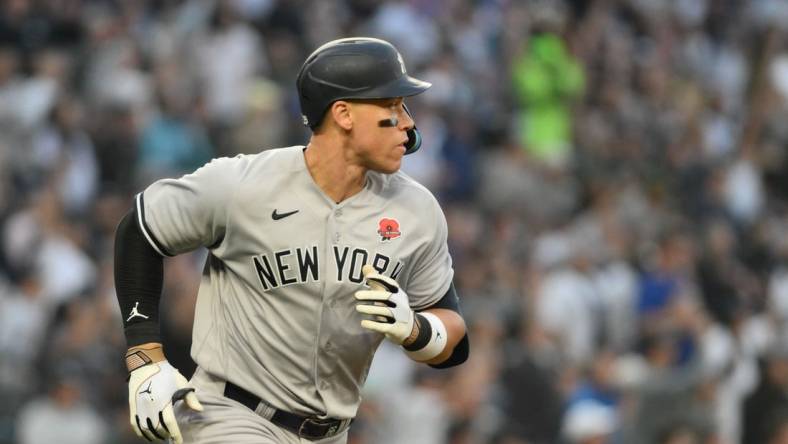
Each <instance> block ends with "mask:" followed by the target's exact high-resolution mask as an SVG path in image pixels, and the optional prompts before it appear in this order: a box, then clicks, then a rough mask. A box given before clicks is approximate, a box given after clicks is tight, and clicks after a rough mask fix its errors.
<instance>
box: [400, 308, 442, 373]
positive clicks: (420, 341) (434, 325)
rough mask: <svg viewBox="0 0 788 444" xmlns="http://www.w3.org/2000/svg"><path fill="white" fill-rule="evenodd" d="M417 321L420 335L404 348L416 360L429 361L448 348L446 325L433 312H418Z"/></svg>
mask: <svg viewBox="0 0 788 444" xmlns="http://www.w3.org/2000/svg"><path fill="white" fill-rule="evenodd" d="M415 322H417V323H418V325H419V335H418V336H417V337H416V340H414V341H413V343H411V344H409V345H407V346H403V348H405V351H406V353H407V354H408V356H410V358H411V359H413V360H414V361H419V362H425V361H429V360H430V359H432V358H434V357H436V356H438V355H439V354H441V352H442V351H443V349H444V348H446V342H447V339H448V337H447V336H448V335H447V334H446V326H445V325H443V321H441V320H440V318H439V317H437V316H435V315H434V314H432V313H416V321H415Z"/></svg>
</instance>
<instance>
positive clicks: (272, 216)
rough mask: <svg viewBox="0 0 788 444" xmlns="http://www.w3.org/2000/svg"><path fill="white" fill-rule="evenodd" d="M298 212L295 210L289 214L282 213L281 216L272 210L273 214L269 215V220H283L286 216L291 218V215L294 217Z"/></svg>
mask: <svg viewBox="0 0 788 444" xmlns="http://www.w3.org/2000/svg"><path fill="white" fill-rule="evenodd" d="M298 211H299V210H295V211H291V212H289V213H282V214H279V213H277V212H276V210H274V212H273V213H271V219H273V220H279V219H284V218H286V217H287V216H292V215H294V214H296V213H298Z"/></svg>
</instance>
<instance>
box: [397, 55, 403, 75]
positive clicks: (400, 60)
mask: <svg viewBox="0 0 788 444" xmlns="http://www.w3.org/2000/svg"><path fill="white" fill-rule="evenodd" d="M397 60H398V61H399V67H400V68H402V74H405V61H404V60H402V54H400V53H397Z"/></svg>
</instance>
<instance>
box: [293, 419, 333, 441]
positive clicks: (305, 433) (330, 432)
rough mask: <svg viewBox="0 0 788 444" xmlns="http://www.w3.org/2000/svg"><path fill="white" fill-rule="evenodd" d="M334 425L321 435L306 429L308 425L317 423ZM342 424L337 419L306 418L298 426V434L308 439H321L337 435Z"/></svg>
mask: <svg viewBox="0 0 788 444" xmlns="http://www.w3.org/2000/svg"><path fill="white" fill-rule="evenodd" d="M332 423H333V425H332V426H331V427H329V428H328V430H327V431H326V432H325V433H323V434H321V435H312V434H310V433H309V432H308V431H307V430H304V428H305V427H306V426H309V425H315V426H327V425H329V424H332ZM341 424H342V422H341V421H337V420H335V419H320V418H306V419H305V420H304V421H303V422H301V425H300V426H298V436H300V437H302V438H307V439H310V438H312V439H320V438H325V437H327V436H333V435H336V433H337V431H339V426H340V425H341Z"/></svg>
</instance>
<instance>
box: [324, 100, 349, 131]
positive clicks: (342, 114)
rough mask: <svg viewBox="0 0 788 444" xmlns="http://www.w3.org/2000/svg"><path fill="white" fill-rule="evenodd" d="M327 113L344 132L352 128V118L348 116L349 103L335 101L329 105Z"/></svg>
mask: <svg viewBox="0 0 788 444" xmlns="http://www.w3.org/2000/svg"><path fill="white" fill-rule="evenodd" d="M328 113H329V115H330V116H331V118H332V119H333V120H334V122H336V124H337V125H338V126H339V127H340V128H342V129H344V130H345V131H350V130H351V129H352V128H353V118H352V116H351V115H350V103H348V102H345V101H344V100H337V101H336V102H334V103H332V104H331V107H330V108H329V109H328Z"/></svg>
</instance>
